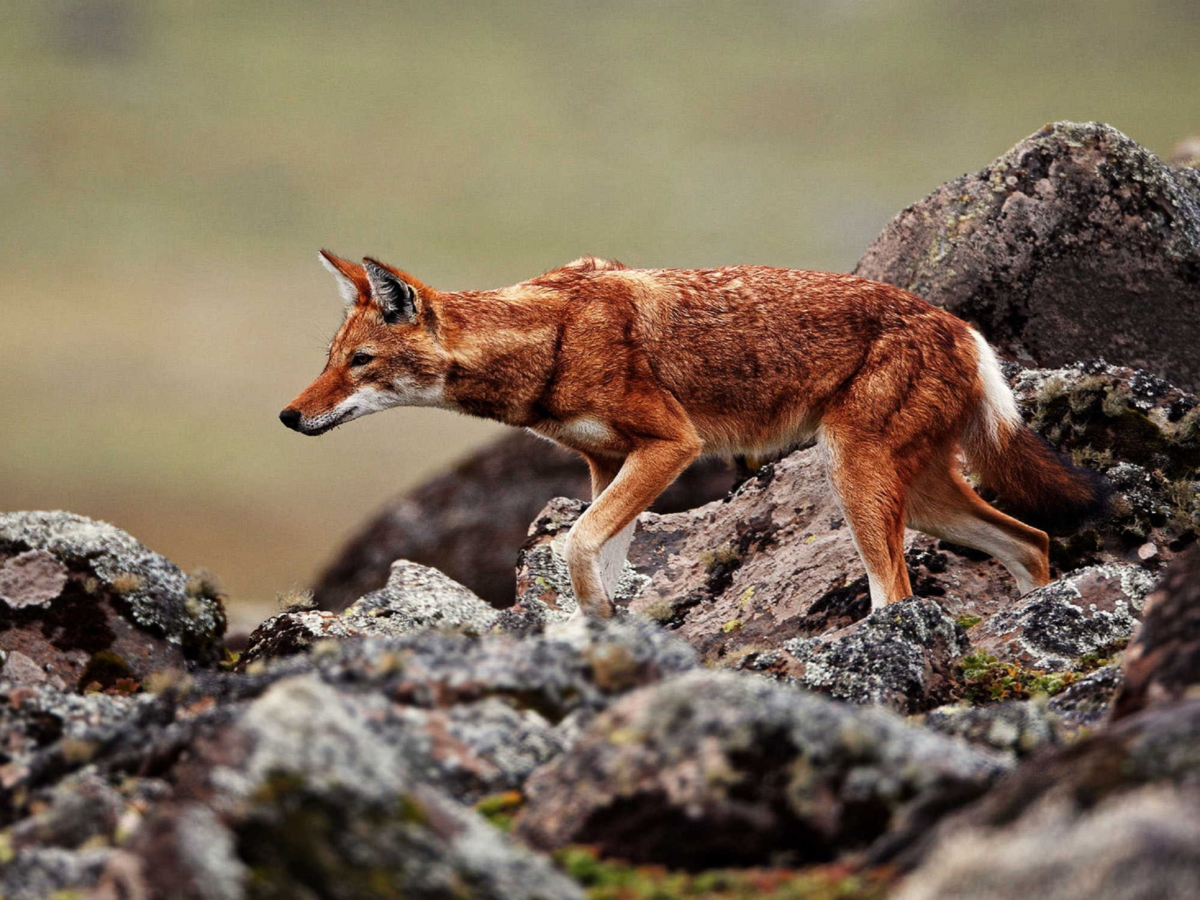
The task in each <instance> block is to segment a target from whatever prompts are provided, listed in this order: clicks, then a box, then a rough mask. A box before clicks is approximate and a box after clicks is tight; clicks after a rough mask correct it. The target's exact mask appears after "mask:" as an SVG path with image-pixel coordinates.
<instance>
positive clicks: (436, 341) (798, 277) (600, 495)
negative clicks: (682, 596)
mask: <svg viewBox="0 0 1200 900" xmlns="http://www.w3.org/2000/svg"><path fill="white" fill-rule="evenodd" d="M321 260H322V262H323V263H324V265H325V267H326V268H327V269H329V271H330V272H332V273H333V275H334V277H335V278H336V279H337V283H338V290H339V292H340V294H341V296H342V299H343V300H344V301H345V304H346V317H345V321H344V322H343V323H342V326H341V328H340V330H339V331H338V333H337V335H336V336H335V337H334V339H333V343H332V344H331V346H330V349H329V361H328V363H327V364H326V366H325V370H324V371H323V372H322V373H321V374H320V375H319V376H318V377H317V379H316V381H314V382H313V383H312V384H311V385H310V386H309V387H308V388H307V389H306V390H305V391H304V392H303V393H301V394H300V396H298V397H297V398H296V399H295V400H293V401H292V402H291V403H290V404H289V405H288V407H287V409H285V410H284V411H283V412H282V413H281V414H280V419H281V420H282V421H283V423H284V424H285V425H287V426H288V427H289V428H293V429H295V430H296V431H299V432H301V433H303V434H310V435H316V434H322V433H324V432H326V431H328V430H329V429H331V428H334V427H336V426H338V425H341V424H344V423H346V422H349V421H350V420H352V419H356V418H358V417H360V416H364V415H366V414H368V413H373V412H378V411H379V410H382V409H388V408H389V407H392V406H428V407H438V408H441V409H449V410H454V411H456V412H461V413H467V414H469V415H473V416H482V417H484V418H488V419H494V420H496V421H499V422H504V423H506V424H508V425H515V426H518V427H521V428H528V429H530V430H532V431H534V432H536V433H537V434H539V435H542V436H544V437H547V438H549V439H551V440H552V441H555V442H557V443H559V444H561V445H562V446H564V447H567V448H568V449H570V450H574V451H575V452H577V453H579V454H580V455H581V456H583V458H584V459H585V460H587V463H588V466H589V467H590V469H591V478H592V496H593V499H594V502H593V503H592V505H591V506H590V507H589V508H588V510H587V511H586V512H584V513H583V515H582V516H580V518H579V520H578V521H577V522H576V523H575V526H574V527H573V528H572V529H571V533H570V536H569V538H568V541H567V551H566V552H567V565H568V568H569V570H570V575H571V584H572V587H573V588H574V591H575V594H576V597H577V598H578V600H579V607H580V610H581V611H582V613H583V614H586V615H591V616H610V615H612V614H613V605H612V595H613V590H614V588H615V586H616V582H617V580H618V578H619V577H620V574H621V568H622V566H623V564H624V560H625V555H626V552H627V551H628V548H629V542H630V540H631V538H632V535H633V528H634V523H635V520H636V518H637V515H638V514H639V513H640V512H642V511H643V510H644V509H646V507H648V506H649V505H650V503H651V502H652V501H653V500H654V498H655V497H656V496H658V494H659V493H660V492H661V491H662V490H663V489H664V488H666V487H667V486H668V485H669V484H670V483H671V482H672V481H673V480H674V479H675V477H676V476H678V475H679V473H680V472H682V471H683V470H684V469H685V468H686V467H687V466H688V464H689V463H691V462H692V461H693V460H695V459H696V458H697V457H698V456H700V455H701V454H705V453H712V454H723V455H726V456H732V455H736V454H746V455H762V454H766V453H770V452H772V451H776V450H779V449H782V448H785V447H788V446H791V445H794V444H797V443H799V442H802V441H805V440H808V439H810V438H812V437H816V439H817V440H818V442H819V443H820V445H822V446H823V448H824V450H825V453H826V456H827V459H828V464H829V474H830V478H831V481H832V484H833V487H834V489H835V491H836V492H837V496H838V498H839V500H840V502H841V505H842V507H843V509H844V510H845V515H846V521H847V523H848V524H849V526H850V528H851V531H852V533H853V535H854V540H855V544H856V546H857V547H858V551H859V554H860V555H861V556H862V560H863V563H864V564H865V566H866V569H867V577H868V581H869V583H870V590H871V603H872V606H873V607H875V608H879V607H880V606H883V605H884V604H886V603H891V602H894V601H896V600H901V599H903V598H904V597H907V596H909V595H910V594H911V593H912V589H911V587H910V584H909V578H908V571H907V568H906V566H905V562H904V544H903V539H904V528H905V526H906V525H907V526H908V527H911V528H915V529H917V530H919V531H923V532H925V533H926V534H930V535H933V536H934V537H938V538H942V539H945V540H947V541H951V542H953V543H956V544H962V545H965V546H968V547H973V548H976V549H978V550H982V551H985V552H987V553H990V554H992V555H993V556H995V557H996V558H997V559H999V560H1000V561H1001V562H1002V563H1003V564H1004V565H1005V567H1006V568H1007V569H1008V570H1009V572H1011V573H1012V575H1013V577H1014V578H1015V579H1016V581H1017V585H1018V587H1019V588H1020V590H1021V591H1022V592H1026V591H1029V590H1032V589H1033V588H1035V587H1038V586H1039V585H1043V584H1045V583H1046V582H1047V581H1048V580H1049V577H1050V567H1049V560H1048V557H1047V550H1048V546H1049V540H1048V538H1047V536H1046V534H1045V532H1043V531H1040V530H1038V529H1036V528H1033V527H1030V526H1029V525H1026V524H1024V523H1023V522H1021V521H1018V519H1015V518H1012V517H1011V516H1008V515H1005V514H1004V513H1002V512H1000V511H998V510H997V509H995V508H994V507H992V506H991V505H990V504H988V503H987V502H985V501H984V500H983V499H981V498H980V497H979V495H978V494H976V493H975V491H974V490H972V488H971V486H970V485H969V484H968V483H967V482H966V481H965V480H964V478H963V475H962V474H961V471H960V465H961V464H960V455H961V458H965V461H966V463H967V466H968V467H969V468H970V469H971V470H973V471H974V473H975V474H976V475H977V476H978V478H979V480H980V483H981V485H982V486H983V487H985V488H987V489H989V490H993V491H995V492H996V493H997V494H999V495H1000V496H1001V497H1002V498H1003V499H1004V500H1005V501H1006V502H1007V504H1008V508H1010V509H1012V510H1013V511H1014V512H1015V513H1016V514H1017V515H1020V516H1022V517H1025V518H1029V517H1034V516H1038V517H1046V516H1051V517H1053V518H1055V519H1056V520H1058V521H1059V522H1067V521H1071V520H1081V519H1082V518H1084V517H1085V516H1086V515H1087V514H1089V513H1091V512H1093V511H1095V509H1096V508H1097V504H1098V503H1100V497H1099V492H1098V489H1097V486H1096V484H1095V482H1094V480H1093V479H1092V477H1090V473H1088V472H1086V471H1083V470H1079V469H1074V468H1072V467H1070V466H1068V465H1066V464H1065V463H1063V462H1062V461H1061V460H1060V459H1059V458H1058V457H1057V455H1056V454H1054V453H1053V452H1052V451H1051V450H1049V449H1048V448H1047V447H1046V446H1045V445H1044V444H1043V443H1042V442H1041V441H1040V440H1039V439H1038V438H1037V436H1036V435H1034V434H1033V433H1032V432H1031V431H1029V430H1028V429H1027V428H1026V427H1025V426H1024V425H1023V423H1022V421H1021V417H1020V415H1019V413H1018V411H1017V406H1016V403H1015V402H1014V400H1013V396H1012V393H1011V392H1010V391H1009V388H1008V384H1007V383H1006V381H1005V379H1004V377H1003V375H1002V373H1001V371H1000V367H999V365H998V364H997V361H996V357H995V355H994V354H993V352H992V350H991V348H990V347H989V346H988V345H987V343H986V342H985V341H984V340H983V338H982V337H980V335H979V334H978V333H976V332H975V331H974V330H972V329H971V328H970V327H969V326H968V325H967V324H966V323H965V322H963V321H961V320H960V319H958V318H956V317H955V316H953V315H951V314H950V313H948V312H946V311H945V310H943V309H939V308H938V307H935V306H932V305H931V304H929V303H927V302H925V301H924V300H922V299H920V298H919V297H915V296H913V295H912V294H909V293H907V292H905V291H903V290H900V289H899V288H896V287H892V286H890V285H886V284H880V283H876V282H872V281H867V280H865V279H862V278H856V277H853V276H850V275H838V274H831V273H827V272H809V271H798V270H791V269H775V268H767V267H762V266H727V267H724V268H719V269H697V270H682V269H631V268H626V267H625V266H623V265H621V264H620V263H615V262H606V261H604V260H600V259H596V258H593V257H584V258H582V259H579V260H576V261H575V262H572V263H569V264H568V265H566V266H563V267H562V268H560V269H555V270H553V271H550V272H546V273H545V274H543V275H539V276H537V277H536V278H532V279H530V280H529V281H524V282H522V283H520V284H516V285H513V286H512V287H506V288H501V289H499V290H491V291H455V292H445V291H438V290H435V289H433V288H431V287H429V286H428V285H426V284H423V283H421V282H420V281H418V280H417V279H416V278H414V277H412V276H411V275H409V274H408V273H406V272H402V271H400V270H398V269H395V268H392V267H391V266H387V265H385V264H383V263H381V262H378V261H376V260H373V259H365V260H363V262H362V264H361V265H359V264H357V263H352V262H348V261H346V260H343V259H339V258H338V257H336V256H334V255H333V254H331V253H327V252H324V251H322V253H321Z"/></svg>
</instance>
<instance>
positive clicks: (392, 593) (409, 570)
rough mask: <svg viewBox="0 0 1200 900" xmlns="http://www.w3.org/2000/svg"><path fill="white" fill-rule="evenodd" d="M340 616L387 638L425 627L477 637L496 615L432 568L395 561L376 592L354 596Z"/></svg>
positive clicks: (472, 595) (454, 582)
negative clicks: (363, 595)
mask: <svg viewBox="0 0 1200 900" xmlns="http://www.w3.org/2000/svg"><path fill="white" fill-rule="evenodd" d="M342 615H343V618H345V619H346V620H347V621H348V622H350V623H351V627H352V628H355V629H357V630H359V631H362V632H363V633H367V634H373V635H380V636H383V637H389V636H395V635H400V634H407V633H408V632H411V631H421V630H423V629H426V628H438V629H442V630H447V629H449V630H454V631H460V632H462V633H463V634H471V635H480V634H483V633H484V632H486V631H487V630H488V629H490V628H491V627H492V625H493V624H495V622H496V617H497V616H498V615H499V613H498V612H497V611H496V610H495V609H494V608H493V607H492V606H490V605H488V604H487V603H485V602H484V601H483V600H481V599H480V598H479V597H477V596H476V595H475V594H474V593H472V592H471V591H469V590H468V589H467V588H465V587H463V586H462V585H461V584H459V583H458V582H456V581H453V580H451V579H450V578H449V577H447V576H446V575H443V574H442V573H441V572H439V571H438V570H437V569H431V568H429V567H428V566H422V565H418V564H417V563H413V562H409V561H408V560H404V559H399V560H396V562H394V563H392V567H391V574H390V575H388V581H387V584H386V585H385V586H384V587H383V588H382V589H381V590H378V591H374V592H372V593H370V594H367V595H366V596H365V597H362V598H360V599H358V600H356V601H355V602H354V603H352V604H351V605H350V606H349V607H348V608H347V609H346V611H345V612H344V613H343V614H342ZM368 623H369V624H368ZM368 627H369V628H370V629H371V630H370V631H367V630H366V629H367V628H368Z"/></svg>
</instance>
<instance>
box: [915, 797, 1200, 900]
mask: <svg viewBox="0 0 1200 900" xmlns="http://www.w3.org/2000/svg"><path fill="white" fill-rule="evenodd" d="M1198 884H1200V791H1198V790H1196V789H1191V790H1187V791H1183V792H1179V791H1176V790H1171V789H1153V788H1150V789H1145V790H1141V791H1138V792H1136V793H1134V794H1132V795H1130V796H1128V797H1121V798H1118V799H1115V800H1111V801H1109V802H1106V803H1101V804H1099V805H1098V806H1097V807H1096V808H1095V809H1093V810H1091V811H1089V812H1086V813H1085V814H1083V815H1081V816H1076V815H1074V814H1073V812H1072V811H1070V810H1068V809H1065V808H1063V807H1062V806H1051V807H1049V808H1048V809H1045V810H1043V811H1042V812H1041V813H1040V814H1039V815H1038V816H1036V817H1035V816H1030V817H1029V821H1024V820H1023V821H1022V822H1021V823H1019V824H1018V825H1017V826H1015V827H1012V828H1008V829H1004V830H1001V831H999V832H996V831H985V832H979V831H965V832H962V833H959V834H955V835H951V836H949V837H948V838H947V839H946V841H945V843H944V844H943V845H941V846H939V847H938V849H937V851H936V852H935V853H934V854H933V855H932V856H931V857H930V859H929V861H928V862H927V863H926V864H925V865H924V866H922V867H921V868H920V869H919V870H918V871H917V872H915V873H914V874H913V875H911V876H910V877H909V878H907V879H906V880H905V881H904V883H903V885H902V887H901V888H900V890H899V891H898V892H897V893H896V895H895V896H896V900H1011V898H1013V897H1037V898H1038V900H1080V898H1087V900H1148V898H1153V900H1192V898H1194V897H1195V896H1196V886H1197V885H1198Z"/></svg>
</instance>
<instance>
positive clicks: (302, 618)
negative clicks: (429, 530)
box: [238, 560, 499, 670]
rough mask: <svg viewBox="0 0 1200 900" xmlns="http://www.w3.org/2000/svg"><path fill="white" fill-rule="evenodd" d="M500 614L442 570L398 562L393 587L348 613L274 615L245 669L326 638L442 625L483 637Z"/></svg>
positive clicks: (247, 654) (250, 649)
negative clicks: (259, 661) (257, 662)
mask: <svg viewBox="0 0 1200 900" xmlns="http://www.w3.org/2000/svg"><path fill="white" fill-rule="evenodd" d="M498 616H499V613H498V612H497V611H496V610H495V609H493V608H492V607H491V606H489V605H488V604H486V603H484V602H483V601H482V600H481V599H479V598H478V597H476V596H475V595H474V594H473V593H471V592H470V591H469V590H467V589H466V588H465V587H463V586H462V585H461V584H459V583H458V582H456V581H453V580H451V579H450V578H448V577H447V576H445V575H443V574H442V573H441V572H439V571H437V570H436V569H430V568H428V567H427V566H422V565H418V564H417V563H412V562H408V561H407V560H397V561H396V562H395V563H393V564H392V567H391V576H390V577H389V579H388V583H387V585H386V586H385V587H384V588H383V589H381V590H378V591H375V592H373V593H370V594H367V595H366V596H365V597H360V598H359V599H358V600H357V601H355V602H354V603H353V604H351V605H350V606H349V607H347V608H346V609H345V610H344V611H343V612H342V613H340V614H335V613H330V612H324V611H320V610H296V611H288V612H283V613H280V614H279V615H277V616H272V617H271V618H269V619H267V620H266V621H265V622H263V623H262V624H261V625H259V626H258V627H257V628H256V629H254V631H253V632H252V633H251V635H250V639H249V641H248V642H247V645H246V649H245V651H244V652H243V653H242V656H241V658H240V659H239V661H238V662H239V668H241V669H243V670H244V669H245V668H246V667H247V666H248V665H250V664H251V663H253V662H255V661H257V660H262V659H270V658H273V657H279V656H289V655H291V654H293V653H301V652H303V651H305V650H307V649H308V648H309V647H311V646H312V645H313V644H314V643H316V642H317V641H320V640H325V639H342V638H354V637H398V636H400V635H404V634H410V633H413V632H418V631H424V630H426V629H430V628H433V629H438V630H442V631H457V632H460V633H462V634H469V635H480V634H483V633H484V632H486V631H487V630H488V629H489V628H491V627H492V625H493V624H495V622H496V619H497V617H498Z"/></svg>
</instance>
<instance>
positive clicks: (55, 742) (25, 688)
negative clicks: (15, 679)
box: [0, 684, 151, 825]
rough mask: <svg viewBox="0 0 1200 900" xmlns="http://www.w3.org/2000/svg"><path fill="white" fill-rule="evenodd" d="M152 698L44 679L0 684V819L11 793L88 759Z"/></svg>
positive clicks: (7, 815)
mask: <svg viewBox="0 0 1200 900" xmlns="http://www.w3.org/2000/svg"><path fill="white" fill-rule="evenodd" d="M150 702H151V698H149V697H147V696H139V697H122V696H110V695H107V694H83V695H79V694H72V693H64V692H62V691H58V690H55V689H54V688H53V687H51V686H49V685H45V684H41V685H21V686H18V685H7V686H3V685H0V825H3V824H5V823H6V822H8V821H10V820H11V819H12V818H13V817H14V815H15V812H16V810H14V809H13V808H12V801H13V799H14V797H16V796H18V795H20V794H22V793H26V792H27V789H28V787H29V786H30V785H32V784H42V783H45V782H46V781H48V780H50V779H53V778H56V777H58V776H61V775H62V774H64V773H65V772H67V771H70V770H71V769H73V768H77V767H78V766H80V765H82V764H83V763H84V762H86V761H88V760H89V759H90V758H91V757H92V756H93V755H94V754H95V753H96V752H97V751H98V750H99V749H100V748H101V747H102V746H103V744H104V740H105V739H106V738H107V737H108V736H110V735H112V734H114V733H116V732H117V731H118V730H119V729H120V728H121V727H122V726H124V725H126V724H127V723H129V722H132V721H135V720H136V719H137V718H138V717H139V715H140V714H141V712H142V711H143V710H144V709H145V708H146V707H147V705H148V704H149V703H150ZM68 760H69V761H68ZM26 799H27V798H26Z"/></svg>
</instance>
